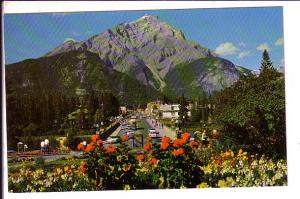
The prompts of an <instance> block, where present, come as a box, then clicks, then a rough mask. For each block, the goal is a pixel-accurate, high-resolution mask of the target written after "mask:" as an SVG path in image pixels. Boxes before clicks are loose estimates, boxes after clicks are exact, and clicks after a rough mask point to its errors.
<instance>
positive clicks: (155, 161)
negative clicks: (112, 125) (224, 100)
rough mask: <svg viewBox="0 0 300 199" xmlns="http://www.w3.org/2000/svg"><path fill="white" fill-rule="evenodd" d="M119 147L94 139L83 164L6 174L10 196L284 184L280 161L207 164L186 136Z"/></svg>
mask: <svg viewBox="0 0 300 199" xmlns="http://www.w3.org/2000/svg"><path fill="white" fill-rule="evenodd" d="M119 141H120V144H119V145H118V146H115V145H106V146H104V145H103V142H102V140H100V139H99V136H98V135H94V136H93V137H92V141H91V142H90V143H89V144H88V145H87V146H84V145H83V144H82V143H80V144H79V145H78V149H79V150H84V152H85V153H84V155H85V158H86V159H85V160H86V161H82V162H81V164H80V166H79V167H78V166H75V165H71V166H65V167H61V168H55V169H53V170H52V171H49V172H46V171H44V170H42V169H36V170H34V169H28V168H22V169H20V170H19V171H17V172H14V173H9V176H8V177H9V178H8V183H9V190H10V191H11V192H36V191H38V192H39V191H48V192H49V191H82V190H122V189H123V190H128V189H149V188H151V189H157V188H158V189H165V188H196V187H197V188H205V187H245V186H274V185H287V166H286V161H285V160H277V161H274V160H272V159H269V158H266V157H265V156H260V155H251V154H248V153H247V152H245V151H243V150H242V149H240V150H239V151H236V152H233V151H231V150H228V151H225V152H221V153H219V154H216V153H211V154H210V158H209V159H208V160H205V159H203V157H201V155H199V152H200V153H202V152H203V153H204V152H205V151H204V150H203V149H201V148H199V147H198V146H199V143H198V142H196V141H190V134H189V133H184V134H182V137H181V138H178V139H175V140H171V139H170V138H168V137H164V138H163V139H162V143H160V144H157V143H152V140H151V138H148V142H147V143H146V144H145V145H144V148H143V150H141V151H139V152H137V153H133V152H132V151H130V149H129V147H128V145H127V141H128V137H127V136H124V137H122V138H119Z"/></svg>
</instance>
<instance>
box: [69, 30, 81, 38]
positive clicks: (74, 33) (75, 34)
mask: <svg viewBox="0 0 300 199" xmlns="http://www.w3.org/2000/svg"><path fill="white" fill-rule="evenodd" d="M71 34H72V35H73V36H74V37H77V36H80V33H78V32H76V31H72V32H71Z"/></svg>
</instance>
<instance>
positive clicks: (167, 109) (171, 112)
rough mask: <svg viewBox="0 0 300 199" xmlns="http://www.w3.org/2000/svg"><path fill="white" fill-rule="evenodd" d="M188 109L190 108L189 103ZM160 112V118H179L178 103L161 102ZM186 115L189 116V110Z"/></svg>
mask: <svg viewBox="0 0 300 199" xmlns="http://www.w3.org/2000/svg"><path fill="white" fill-rule="evenodd" d="M188 109H189V110H190V109H191V104H190V105H189V107H188ZM159 110H160V113H161V117H162V119H175V120H177V119H178V118H179V104H162V105H160V109H159ZM188 116H191V112H190V111H189V112H188Z"/></svg>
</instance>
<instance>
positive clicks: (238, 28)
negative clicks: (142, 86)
mask: <svg viewBox="0 0 300 199" xmlns="http://www.w3.org/2000/svg"><path fill="white" fill-rule="evenodd" d="M145 14H149V15H156V16H159V18H160V19H161V20H163V21H166V22H168V23H169V24H170V25H172V26H173V27H175V28H177V29H181V30H182V31H183V32H184V34H185V36H186V38H187V39H189V40H193V41H195V42H197V43H199V44H200V45H202V46H204V47H207V48H209V49H211V50H213V51H215V52H216V53H218V54H219V56H220V57H223V58H226V59H229V60H231V61H232V62H233V63H235V64H237V65H242V66H245V67H247V68H250V69H258V68H259V67H260V62H261V54H262V50H263V49H268V50H269V53H270V57H271V59H272V61H273V65H274V66H276V67H278V66H280V65H282V64H283V62H284V53H283V14H282V8H281V7H269V8H227V9H193V10H156V11H126V12H125V11H118V12H77V13H47V14H6V15H5V16H4V42H5V61H6V64H8V63H15V62H18V61H22V60H24V59H29V58H37V57H40V56H42V55H44V54H45V53H47V52H48V51H50V50H51V49H53V48H55V47H56V46H58V45H59V44H61V43H62V42H64V41H65V40H66V39H67V38H72V39H75V40H77V41H82V40H86V39H88V38H89V37H91V36H93V35H96V34H99V33H101V32H103V31H105V30H106V29H108V28H111V27H113V26H115V25H117V24H119V23H122V22H131V21H134V20H136V19H137V18H139V17H141V16H143V15H145Z"/></svg>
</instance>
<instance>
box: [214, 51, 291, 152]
mask: <svg viewBox="0 0 300 199" xmlns="http://www.w3.org/2000/svg"><path fill="white" fill-rule="evenodd" d="M213 104H214V105H215V108H214V111H213V119H214V121H216V122H218V123H219V124H221V125H222V129H221V131H222V137H223V140H222V141H223V143H226V142H227V145H228V147H233V146H236V147H240V146H242V147H244V148H247V149H248V151H252V153H261V154H266V155H268V156H272V157H285V156H286V119H285V86H284V74H283V73H280V72H278V71H277V70H276V69H275V68H274V67H273V65H272V62H271V59H270V57H269V54H268V52H267V51H264V52H263V59H262V64H261V68H260V74H259V75H254V74H253V75H248V76H246V77H242V78H241V79H240V80H239V81H238V82H236V83H235V84H234V85H233V86H231V87H229V88H227V89H225V90H223V91H220V92H218V93H217V94H215V95H214V96H213Z"/></svg>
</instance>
